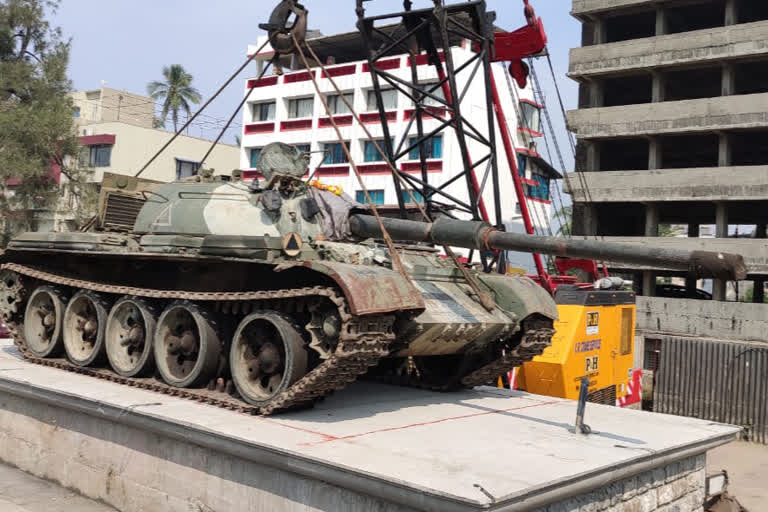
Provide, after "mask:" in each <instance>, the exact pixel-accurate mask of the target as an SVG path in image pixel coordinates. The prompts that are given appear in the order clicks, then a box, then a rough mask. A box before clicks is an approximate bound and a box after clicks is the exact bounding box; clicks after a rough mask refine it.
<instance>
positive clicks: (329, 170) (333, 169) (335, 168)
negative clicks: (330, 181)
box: [315, 165, 349, 178]
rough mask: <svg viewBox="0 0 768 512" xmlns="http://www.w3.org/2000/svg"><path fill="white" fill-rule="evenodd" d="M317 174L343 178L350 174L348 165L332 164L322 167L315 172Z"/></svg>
mask: <svg viewBox="0 0 768 512" xmlns="http://www.w3.org/2000/svg"><path fill="white" fill-rule="evenodd" d="M315 176H322V177H326V178H342V177H344V176H349V166H348V165H332V166H326V167H320V168H319V169H318V170H317V173H315Z"/></svg>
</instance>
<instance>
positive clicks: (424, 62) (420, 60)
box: [408, 52, 445, 67]
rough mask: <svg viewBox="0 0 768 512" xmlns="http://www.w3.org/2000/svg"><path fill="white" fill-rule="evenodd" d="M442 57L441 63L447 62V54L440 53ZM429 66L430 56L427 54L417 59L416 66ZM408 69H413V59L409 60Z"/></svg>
mask: <svg viewBox="0 0 768 512" xmlns="http://www.w3.org/2000/svg"><path fill="white" fill-rule="evenodd" d="M438 54H439V55H440V62H445V53H444V52H438ZM427 64H429V55H427V54H426V53H423V54H421V55H419V56H418V57H416V65H417V66H426V65H427ZM408 67H411V59H408Z"/></svg>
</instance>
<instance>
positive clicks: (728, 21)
mask: <svg viewBox="0 0 768 512" xmlns="http://www.w3.org/2000/svg"><path fill="white" fill-rule="evenodd" d="M738 22H739V2H738V0H725V25H726V26H729V25H736V24H737V23H738Z"/></svg>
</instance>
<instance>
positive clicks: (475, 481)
mask: <svg viewBox="0 0 768 512" xmlns="http://www.w3.org/2000/svg"><path fill="white" fill-rule="evenodd" d="M0 391H2V393H1V394H0V458H2V460H4V461H6V462H8V463H9V464H12V465H15V466H17V467H20V468H22V469H24V470H25V471H28V472H30V473H33V474H35V475H38V476H41V477H43V478H46V479H49V480H54V481H57V482H59V483H61V484H62V485H64V486H66V487H70V488H73V489H76V490H78V491H80V492H81V493H83V494H85V495H86V496H89V497H91V498H94V499H99V500H102V501H104V502H105V503H108V504H110V505H112V506H114V507H116V508H117V509H118V510H121V511H123V512H134V511H136V512H138V511H146V510H163V511H174V512H176V511H178V512H190V511H195V512H214V511H215V512H223V511H229V510H249V511H294V510H296V511H298V510H301V511H314V510H323V511H346V510H375V511H381V512H390V511H392V512H394V511H398V512H400V511H408V512H411V511H414V510H434V511H441V512H443V511H448V512H450V511H467V510H508V511H513V510H518V511H522V510H551V511H554V510H560V508H558V507H572V506H573V504H574V503H594V504H595V505H594V507H593V508H590V510H596V511H597V510H618V509H613V508H611V507H614V506H616V505H620V504H621V503H622V502H624V501H627V502H629V500H643V502H647V503H648V504H649V505H650V502H651V500H652V501H653V505H654V507H653V508H642V510H656V509H657V508H658V507H660V502H661V501H664V500H666V501H664V503H672V504H677V503H680V504H683V505H684V506H683V505H681V507H682V508H680V510H698V507H699V505H697V500H698V498H699V497H700V494H701V492H702V490H703V469H701V468H702V467H703V464H704V454H705V453H706V451H707V450H709V449H711V448H713V447H715V446H719V445H722V444H725V443H727V442H729V441H731V440H733V439H735V437H736V436H737V434H738V432H739V430H738V429H737V428H735V427H732V426H728V425H723V424H716V423H712V422H709V421H700V420H695V419H690V418H680V417H674V416H665V415H657V414H651V413H646V412H642V411H631V410H622V409H618V408H613V407H606V406H598V405H592V404H590V405H589V406H588V408H587V413H586V422H587V423H588V424H589V425H591V427H592V429H593V434H591V435H589V436H585V435H582V434H576V433H574V432H573V427H572V422H573V419H574V417H575V411H576V407H575V403H574V402H570V401H567V400H561V399H553V398H549V397H541V396H534V395H529V394H526V393H521V392H510V391H504V390H496V389H493V388H480V389H477V390H474V391H467V392H461V393H455V394H435V393H429V392H423V391H415V390H407V389H401V388H395V387H388V386H379V385H372V384H366V383H361V384H357V385H354V386H352V387H351V388H350V389H348V390H344V391H342V392H339V393H337V394H336V395H334V396H333V397H331V398H330V399H327V400H326V401H325V402H324V403H323V404H321V405H320V406H318V407H316V408H315V409H313V410H310V411H305V412H299V413H291V414H285V415H281V416H277V417H272V418H258V417H251V416H245V415H242V414H238V413H234V412H230V411H226V410H221V409H217V408H213V407H210V406H205V405H200V404H195V403H190V402H188V401H185V400H180V399H176V398H173V397H168V396H165V395H158V394H155V393H151V392H147V391H143V390H137V389H133V388H126V387H124V386H119V385H116V384H112V383H108V382H101V381H97V380H94V379H92V378H88V377H84V376H80V375H76V374H71V373H67V372H63V371H59V370H55V369H51V368H46V367H40V366H35V365H30V364H28V363H25V362H23V361H21V360H20V358H19V357H18V354H17V353H16V350H15V348H13V347H12V346H9V345H5V346H4V347H2V350H0ZM644 475H645V476H644ZM632 485H634V487H632ZM568 509H569V510H571V509H572V508H568ZM622 510H624V509H622Z"/></svg>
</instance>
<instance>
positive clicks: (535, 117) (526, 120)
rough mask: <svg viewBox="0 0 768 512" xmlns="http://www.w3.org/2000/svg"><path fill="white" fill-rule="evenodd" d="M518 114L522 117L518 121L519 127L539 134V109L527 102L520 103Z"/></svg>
mask: <svg viewBox="0 0 768 512" xmlns="http://www.w3.org/2000/svg"><path fill="white" fill-rule="evenodd" d="M520 112H521V114H522V116H523V118H522V119H520V126H522V127H523V128H528V129H529V130H531V131H534V132H537V133H541V107H539V106H538V105H534V104H533V103H528V102H527V101H521V102H520Z"/></svg>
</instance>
